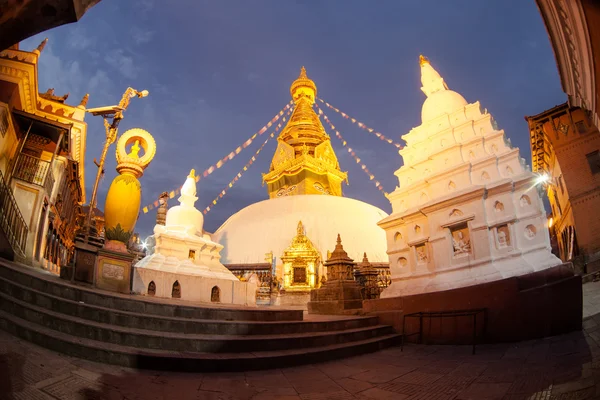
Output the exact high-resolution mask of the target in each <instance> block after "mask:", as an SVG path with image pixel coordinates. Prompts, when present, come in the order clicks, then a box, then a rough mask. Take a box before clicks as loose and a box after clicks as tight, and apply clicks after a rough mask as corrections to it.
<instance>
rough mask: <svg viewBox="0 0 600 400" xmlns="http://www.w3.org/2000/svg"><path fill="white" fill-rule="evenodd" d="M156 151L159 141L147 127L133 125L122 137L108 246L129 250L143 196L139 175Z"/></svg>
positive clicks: (108, 210)
mask: <svg viewBox="0 0 600 400" xmlns="http://www.w3.org/2000/svg"><path fill="white" fill-rule="evenodd" d="M130 145H131V148H130V150H129V152H128V151H127V147H128V146H130ZM141 150H143V154H142V155H140V151H141ZM155 154H156V142H155V141H154V138H153V137H152V135H150V133H148V132H147V131H145V130H143V129H139V128H134V129H130V130H128V131H127V132H125V133H124V134H123V135H122V136H121V137H120V138H119V141H118V142H117V151H116V155H117V172H118V173H119V175H118V176H117V177H115V179H113V181H112V183H111V185H110V188H109V189H108V194H107V195H106V203H105V206H104V219H105V236H106V239H107V242H106V244H105V248H106V249H110V250H113V251H120V252H126V251H127V242H128V241H129V238H130V237H131V235H132V234H133V231H134V228H135V224H136V222H137V219H138V215H139V212H140V205H141V200H142V187H141V185H140V182H139V180H138V178H140V177H142V175H144V170H145V169H146V167H147V166H148V165H149V164H150V162H151V161H152V159H153V158H154V156H155Z"/></svg>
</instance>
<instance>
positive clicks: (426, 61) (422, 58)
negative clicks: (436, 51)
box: [419, 54, 429, 67]
mask: <svg viewBox="0 0 600 400" xmlns="http://www.w3.org/2000/svg"><path fill="white" fill-rule="evenodd" d="M425 64H429V59H428V58H427V57H425V56H424V55H423V54H421V55H420V56H419V65H420V66H421V67H422V66H423V65H425Z"/></svg>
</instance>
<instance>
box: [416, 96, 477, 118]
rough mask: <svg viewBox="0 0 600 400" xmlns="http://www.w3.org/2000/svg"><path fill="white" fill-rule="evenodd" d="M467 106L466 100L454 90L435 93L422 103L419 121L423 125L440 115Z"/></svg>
mask: <svg viewBox="0 0 600 400" xmlns="http://www.w3.org/2000/svg"><path fill="white" fill-rule="evenodd" d="M467 104H468V103H467V100H465V98H464V97H462V96H461V95H460V94H459V93H456V92H455V91H454V90H441V91H439V92H435V93H433V94H431V95H430V96H429V97H428V98H427V99H426V100H425V102H424V103H423V108H422V109H421V120H422V122H423V123H425V122H427V121H431V120H433V119H435V118H437V117H439V116H441V115H444V114H450V113H452V112H454V111H456V110H459V109H461V108H462V107H464V106H466V105H467Z"/></svg>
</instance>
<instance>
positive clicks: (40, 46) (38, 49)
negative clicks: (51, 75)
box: [36, 38, 48, 53]
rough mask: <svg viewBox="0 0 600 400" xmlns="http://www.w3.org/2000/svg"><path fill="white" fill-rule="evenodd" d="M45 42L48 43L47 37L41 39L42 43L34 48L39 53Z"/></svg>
mask: <svg viewBox="0 0 600 400" xmlns="http://www.w3.org/2000/svg"><path fill="white" fill-rule="evenodd" d="M46 43H48V38H46V39H44V40H42V43H40V44H39V46H38V47H37V48H36V50H37V51H38V52H40V53H41V52H42V50H44V47H46Z"/></svg>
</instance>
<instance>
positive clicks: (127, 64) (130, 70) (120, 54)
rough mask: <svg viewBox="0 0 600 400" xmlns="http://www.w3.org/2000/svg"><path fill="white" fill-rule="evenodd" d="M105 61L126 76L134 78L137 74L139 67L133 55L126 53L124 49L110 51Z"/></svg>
mask: <svg viewBox="0 0 600 400" xmlns="http://www.w3.org/2000/svg"><path fill="white" fill-rule="evenodd" d="M104 61H106V63H107V64H108V65H110V66H111V67H113V68H114V69H116V70H117V71H119V73H121V75H123V76H124V77H126V78H129V79H133V78H135V77H136V76H137V72H138V68H137V67H136V66H135V64H134V62H133V57H131V56H128V55H126V54H125V51H124V50H122V49H118V50H114V51H113V52H111V53H108V54H107V55H106V56H105V57H104Z"/></svg>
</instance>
